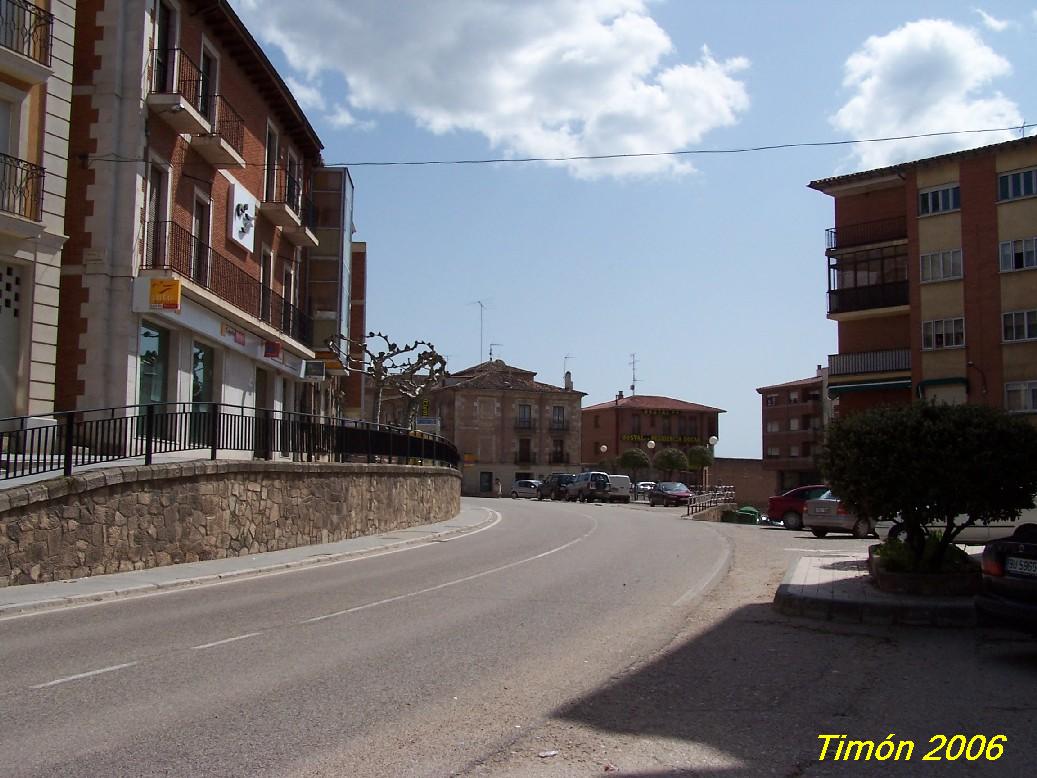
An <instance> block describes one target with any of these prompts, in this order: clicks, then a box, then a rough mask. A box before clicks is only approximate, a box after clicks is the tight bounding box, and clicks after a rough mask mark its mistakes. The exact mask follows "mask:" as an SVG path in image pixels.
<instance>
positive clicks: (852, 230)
mask: <svg viewBox="0 0 1037 778" xmlns="http://www.w3.org/2000/svg"><path fill="white" fill-rule="evenodd" d="M906 237H907V219H906V218H905V217H903V216H894V217H893V218H890V219H878V220H876V221H870V222H861V223H860V224H845V225H843V226H842V227H831V228H829V229H827V230H825V247H826V248H828V249H844V248H849V247H850V246H863V245H865V244H868V243H882V242H884V241H887V240H903V239H904V238H906Z"/></svg>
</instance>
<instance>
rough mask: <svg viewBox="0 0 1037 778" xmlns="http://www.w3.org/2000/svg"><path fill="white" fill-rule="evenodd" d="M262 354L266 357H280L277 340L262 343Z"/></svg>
mask: <svg viewBox="0 0 1037 778" xmlns="http://www.w3.org/2000/svg"><path fill="white" fill-rule="evenodd" d="M263 356H264V357H266V358H267V359H280V358H281V344H280V343H278V342H277V341H270V340H268V341H265V342H264V343H263Z"/></svg>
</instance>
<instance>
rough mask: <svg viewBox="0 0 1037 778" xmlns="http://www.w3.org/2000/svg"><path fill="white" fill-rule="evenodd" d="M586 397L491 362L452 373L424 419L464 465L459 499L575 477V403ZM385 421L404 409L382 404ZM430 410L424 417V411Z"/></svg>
mask: <svg viewBox="0 0 1037 778" xmlns="http://www.w3.org/2000/svg"><path fill="white" fill-rule="evenodd" d="M584 394H585V393H584V392H579V391H576V390H575V389H573V386H572V377H571V374H569V373H566V375H565V386H552V385H551V384H545V383H542V382H540V381H537V380H536V373H535V372H533V371H531V370H523V369H521V368H518V367H514V366H512V365H509V364H506V363H505V362H504V361H503V360H500V359H495V360H491V361H489V362H483V363H481V364H479V365H475V366H474V367H469V368H466V369H465V370H460V371H458V372H456V373H451V374H450V376H449V377H447V379H446V380H445V381H444V382H443V384H442V386H439V387H437V388H436V389H434V390H433V391H432V392H431V394H430V396H429V397H428V402H427V407H426V408H424V409H423V412H422V415H423V416H429V417H436V418H438V419H439V428H440V434H442V435H443V436H444V437H445V438H447V439H448V440H450V441H451V442H453V443H454V445H455V446H457V449H458V451H459V452H461V454H462V456H463V458H464V464H463V468H462V482H461V493H462V494H467V495H489V494H492V493H493V489H494V481H495V480H496V479H500V481H501V484H502V485H503V488H504V489H505V490H508V489H510V487H511V483H512V481H514V480H515V479H521V478H543V477H545V476H547V475H548V474H549V473H552V472H579V469H580V468H579V462H578V457H579V452H580V403H581V402H582V400H583V397H584ZM382 409H383V413H384V414H385V419H386V421H390V422H396V423H402V422H403V421H404V420H403V419H402V418H400V417H399V414H400V413H401V412H402V410H403V403H401V402H399V401H398V400H395V399H393V398H386V399H383V401H382ZM426 411H427V412H426Z"/></svg>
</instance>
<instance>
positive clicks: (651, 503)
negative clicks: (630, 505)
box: [648, 500, 655, 508]
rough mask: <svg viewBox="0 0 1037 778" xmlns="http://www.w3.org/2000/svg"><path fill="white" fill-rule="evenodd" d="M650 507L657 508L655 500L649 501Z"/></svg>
mask: <svg viewBox="0 0 1037 778" xmlns="http://www.w3.org/2000/svg"><path fill="white" fill-rule="evenodd" d="M648 507H649V508H654V507H655V500H649V501H648Z"/></svg>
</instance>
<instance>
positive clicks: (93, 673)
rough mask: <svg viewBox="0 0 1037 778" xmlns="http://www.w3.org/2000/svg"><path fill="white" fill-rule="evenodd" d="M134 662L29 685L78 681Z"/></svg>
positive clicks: (36, 686) (32, 687) (33, 687)
mask: <svg viewBox="0 0 1037 778" xmlns="http://www.w3.org/2000/svg"><path fill="white" fill-rule="evenodd" d="M135 664H137V663H136V662H126V663H125V664H121V665H112V666H111V667H102V668H101V669H100V670H91V671H90V672H88V673H77V674H76V675H68V676H65V677H64V678H55V679H54V680H53V681H47V683H38V684H36V685H35V686H30V687H29V688H30V689H46V688H47V687H48V686H57V685H58V684H59V683H68V682H69V681H78V680H79V679H81V678H89V677H90V676H93V675H101V674H102V673H113V672H115V671H116V670H124V669H126V668H127V667H133V666H134V665H135Z"/></svg>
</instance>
